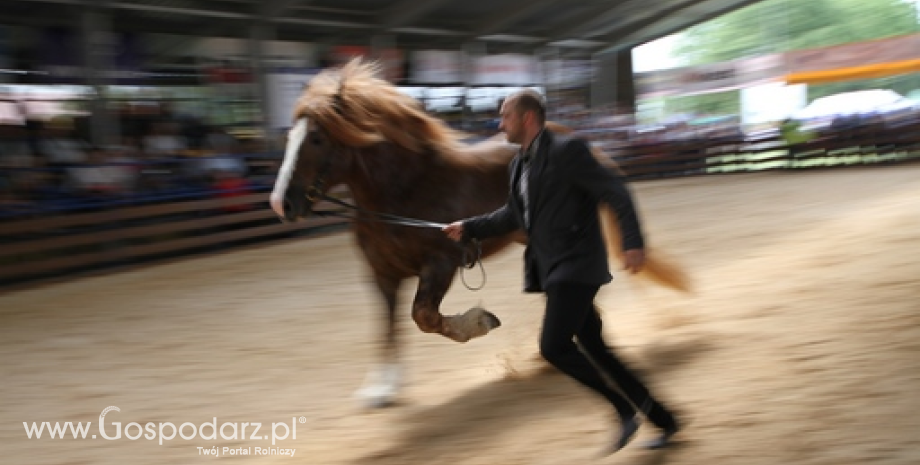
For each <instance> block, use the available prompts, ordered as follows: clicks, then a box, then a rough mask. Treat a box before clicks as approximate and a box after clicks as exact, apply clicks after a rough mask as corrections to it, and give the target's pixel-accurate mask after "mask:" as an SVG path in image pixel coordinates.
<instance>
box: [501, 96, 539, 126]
mask: <svg viewBox="0 0 920 465" xmlns="http://www.w3.org/2000/svg"><path fill="white" fill-rule="evenodd" d="M508 101H510V103H511V104H512V105H513V106H514V108H515V110H517V111H518V112H519V113H520V114H522V115H523V114H524V113H527V112H528V111H532V112H534V114H535V115H537V120H538V122H539V123H540V125H543V123H545V122H546V105H545V104H544V103H543V96H542V95H540V93H539V92H537V91H535V90H532V89H524V90H520V91H517V92H515V93H513V94H511V95H510V96H508Z"/></svg>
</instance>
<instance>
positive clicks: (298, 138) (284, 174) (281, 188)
mask: <svg viewBox="0 0 920 465" xmlns="http://www.w3.org/2000/svg"><path fill="white" fill-rule="evenodd" d="M308 126H310V122H309V120H307V119H306V118H300V119H298V120H297V123H296V124H294V127H293V128H291V132H289V133H288V141H287V147H285V149H284V161H282V162H281V169H280V170H279V171H278V178H277V179H275V188H274V189H272V195H271V197H270V203H271V206H272V210H274V211H275V213H276V214H278V216H280V217H282V218H284V207H283V205H284V192H285V191H287V188H288V184H289V183H290V182H291V176H293V175H294V169H295V168H297V154H298V153H300V146H301V144H303V140H304V138H306V137H307V128H308Z"/></svg>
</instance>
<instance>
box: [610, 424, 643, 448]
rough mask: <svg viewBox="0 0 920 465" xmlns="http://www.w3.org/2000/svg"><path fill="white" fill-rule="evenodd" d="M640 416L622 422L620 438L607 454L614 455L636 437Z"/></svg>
mask: <svg viewBox="0 0 920 465" xmlns="http://www.w3.org/2000/svg"><path fill="white" fill-rule="evenodd" d="M639 425H640V422H639V416H638V415H633V416H632V417H630V418H623V419H621V420H620V436H619V437H618V438H617V439H616V441H614V443H613V447H611V448H610V450H609V451H608V452H607V454H608V455H609V454H612V453H614V452H616V451H618V450H620V449H622V448H624V447H626V445H627V444H629V441H632V439H633V438H634V437H635V436H636V433H637V432H638V431H639Z"/></svg>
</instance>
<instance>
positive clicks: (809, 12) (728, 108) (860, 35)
mask: <svg viewBox="0 0 920 465" xmlns="http://www.w3.org/2000/svg"><path fill="white" fill-rule="evenodd" d="M917 16H918V15H917V11H916V10H915V7H914V6H913V5H911V4H909V3H907V2H905V1H903V0H765V1H762V2H759V3H756V4H754V5H751V6H749V7H747V8H743V9H741V10H738V11H735V12H732V13H729V14H726V15H724V16H721V17H719V18H716V19H714V20H712V21H708V22H706V23H703V24H700V25H697V26H695V27H692V28H690V29H688V30H686V31H685V32H683V33H682V34H681V35H680V37H679V39H678V45H677V47H676V55H677V57H678V58H680V59H681V61H682V62H684V63H685V64H687V65H697V64H703V63H715V62H721V61H729V60H735V59H738V58H744V57H752V56H757V55H762V54H767V53H780V52H787V51H790V50H801V49H806V48H816V47H827V46H831V45H839V44H845V43H851V42H860V41H865V40H872V39H879V38H884V37H891V36H897V35H902V34H910V33H916V32H920V24H918V19H917ZM875 87H885V88H890V89H894V90H896V91H899V92H901V93H902V94H903V93H907V92H908V91H910V90H912V89H915V88H920V74H918V73H914V74H910V75H902V76H891V77H887V78H882V79H871V80H868V79H867V80H862V81H851V82H840V83H833V84H824V85H817V86H809V99H814V98H817V97H821V96H824V95H831V94H834V93H838V92H844V91H848V90H858V89H867V88H875ZM738 101H739V96H738V92H737V91H735V92H723V93H720V94H710V95H700V96H687V97H679V98H673V99H669V101H668V103H667V106H668V110H669V111H698V112H708V113H738V112H739V110H740V109H739V102H738Z"/></svg>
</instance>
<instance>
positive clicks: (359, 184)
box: [345, 144, 432, 210]
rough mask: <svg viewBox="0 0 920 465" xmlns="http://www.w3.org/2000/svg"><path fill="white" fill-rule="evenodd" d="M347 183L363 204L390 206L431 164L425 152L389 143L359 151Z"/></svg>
mask: <svg viewBox="0 0 920 465" xmlns="http://www.w3.org/2000/svg"><path fill="white" fill-rule="evenodd" d="M354 157H355V160H354V163H353V164H352V170H351V173H350V176H348V179H346V181H345V182H346V184H347V185H348V188H349V190H350V191H351V193H352V196H353V197H354V199H355V203H356V204H357V205H359V206H361V207H362V208H368V209H375V208H376V209H386V210H389V209H390V208H389V207H390V205H389V204H390V203H393V202H395V201H396V199H398V198H399V197H400V196H402V195H404V193H405V192H407V191H408V190H409V189H411V188H412V186H413V185H414V184H417V183H418V182H419V181H420V179H421V177H422V176H423V175H424V173H425V172H426V171H428V169H429V167H430V166H431V164H432V161H431V160H427V159H425V157H422V156H416V155H414V154H409V153H405V152H403V151H402V149H399V148H396V147H393V146H390V145H383V144H381V145H378V146H375V147H372V148H369V149H365V150H361V151H357V152H356V153H355V155H354Z"/></svg>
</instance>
